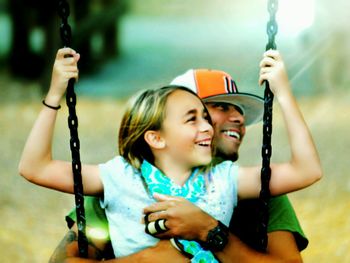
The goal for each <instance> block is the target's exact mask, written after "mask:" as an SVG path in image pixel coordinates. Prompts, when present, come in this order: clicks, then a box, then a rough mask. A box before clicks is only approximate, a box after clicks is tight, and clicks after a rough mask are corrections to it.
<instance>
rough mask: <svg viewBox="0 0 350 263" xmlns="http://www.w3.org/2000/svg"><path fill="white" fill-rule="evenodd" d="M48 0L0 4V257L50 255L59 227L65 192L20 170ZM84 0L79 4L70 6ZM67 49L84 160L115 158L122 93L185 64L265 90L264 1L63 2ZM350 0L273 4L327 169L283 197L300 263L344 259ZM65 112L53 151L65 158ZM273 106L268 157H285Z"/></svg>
mask: <svg viewBox="0 0 350 263" xmlns="http://www.w3.org/2000/svg"><path fill="white" fill-rule="evenodd" d="M46 2H50V1H38V0H37V1H34V0H27V1H20V0H11V1H10V0H0V102H1V104H0V131H1V140H0V147H1V149H2V153H1V157H0V176H1V181H0V186H1V191H0V208H1V210H0V211H1V212H0V219H1V221H2V222H3V223H2V224H3V225H2V227H1V228H0V262H47V261H48V258H49V257H50V255H51V254H52V252H53V250H54V248H55V247H56V246H57V245H58V243H59V241H60V239H61V238H62V237H63V235H64V234H65V232H66V226H65V222H64V216H65V214H66V213H67V212H68V211H69V210H70V209H71V208H72V206H73V204H74V199H73V196H69V195H65V194H61V193H58V192H54V191H51V190H47V189H43V188H40V187H38V186H34V185H31V184H30V183H28V182H26V181H25V180H24V179H22V178H20V177H19V176H18V172H17V165H18V161H19V158H20V154H21V150H22V148H23V146H24V142H25V139H26V136H27V135H28V133H29V131H30V128H31V125H32V124H33V122H34V120H35V118H36V116H37V114H38V112H39V110H40V107H41V100H42V98H43V97H44V96H45V95H44V94H45V92H46V90H47V88H48V85H49V79H50V72H51V68H52V62H53V59H54V55H55V53H56V50H57V48H59V47H60V46H61V42H60V38H59V24H60V20H59V17H58V15H57V8H55V7H53V8H52V7H50V4H51V3H49V4H48V3H46ZM75 2H83V3H80V4H78V3H75ZM101 2H102V3H101ZM69 3H70V5H71V9H72V10H71V11H72V14H71V16H70V21H69V22H70V24H71V25H72V29H73V40H74V44H73V47H74V48H76V49H77V50H78V52H80V53H81V54H82V59H81V63H80V66H81V67H80V72H81V76H80V79H79V82H78V84H77V85H76V92H77V94H78V105H77V113H78V116H79V137H80V141H81V159H82V161H83V162H89V163H99V162H103V161H105V160H107V159H109V158H111V157H112V156H113V155H114V154H116V141H117V140H116V138H117V137H116V136H117V128H118V123H119V121H120V116H121V113H122V109H123V105H124V102H125V100H126V99H127V98H128V97H129V96H130V95H132V94H134V93H135V92H136V91H137V90H140V89H143V88H148V87H158V86H162V85H165V84H167V83H169V82H170V81H171V80H172V78H174V77H175V76H176V75H178V74H181V73H183V72H185V71H186V70H187V69H189V68H215V69H222V70H225V71H227V72H228V73H230V74H231V75H232V77H233V78H234V79H235V80H236V82H237V84H238V87H239V89H240V91H245V92H253V93H255V94H258V95H262V94H263V90H262V89H261V88H259V87H258V85H257V79H258V71H259V67H258V63H259V61H260V59H261V56H262V53H263V52H264V50H265V46H266V43H267V35H266V23H267V20H268V18H269V17H268V11H267V1H262V0H250V1H243V0H231V1H229V0H216V1H203V0H167V1H161V0H147V1H145V0H129V1H127V0H124V1H123V0H108V1H107V0H106V1H97V0H90V1H69ZM349 10H350V2H348V1H346V0H338V1H331V0H318V1H317V0H304V1H302V0H293V1H292V0H290V1H287V0H280V1H279V9H278V13H277V19H278V33H277V36H276V44H277V48H278V49H279V50H280V52H281V53H282V56H283V57H284V60H285V62H286V65H287V68H288V73H289V77H290V80H291V84H292V86H293V91H294V93H295V95H296V96H297V99H298V101H299V103H300V107H301V110H302V112H303V113H304V116H305V119H306V121H307V123H308V124H309V127H310V129H311V131H312V133H313V136H314V139H315V143H316V145H317V148H318V150H319V153H320V157H321V161H322V165H323V168H324V173H325V176H324V179H322V181H321V182H319V183H318V184H316V185H314V186H312V187H310V188H308V189H305V190H302V191H299V192H296V193H292V194H290V195H289V196H290V199H291V201H292V202H293V205H294V208H295V210H296V212H297V214H298V217H299V220H300V222H301V225H302V227H303V229H304V231H305V233H306V235H307V236H308V238H309V241H310V244H309V246H308V248H307V249H306V250H305V251H303V252H302V255H303V258H304V261H305V262H307V263H308V262H317V263H321V262H327V263H328V262H350V238H349V237H350V216H349V215H350V212H349V210H350V197H349V195H350V179H349V178H350V168H349V165H348V163H349V162H348V159H349V157H350V150H349V149H350V139H349V134H350V126H349V120H350V93H349V89H348V86H349V84H350V74H349V71H350V30H349V27H348V20H349V17H350V11H349ZM66 117H67V108H66V107H63V108H62V109H61V110H60V114H59V118H58V123H57V132H56V134H55V141H54V146H55V157H57V158H63V159H67V160H70V152H69V131H68V127H67V123H66V122H67V121H66ZM261 131H262V129H261V125H260V124H259V125H256V126H255V127H250V128H249V129H248V134H247V136H246V138H245V142H244V143H243V146H242V149H241V155H240V163H241V164H257V163H260V147H261V137H262V135H261V133H262V132H261ZM286 145H287V138H286V133H285V130H284V127H283V125H282V119H281V115H280V112H279V109H278V105H277V104H276V105H275V106H274V126H273V161H280V160H285V159H286V158H288V148H287V147H286Z"/></svg>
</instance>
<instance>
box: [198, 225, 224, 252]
mask: <svg viewBox="0 0 350 263" xmlns="http://www.w3.org/2000/svg"><path fill="white" fill-rule="evenodd" d="M228 233H229V230H228V227H227V226H225V225H224V224H223V223H221V222H220V221H218V225H217V226H216V227H214V228H213V229H211V230H210V231H209V232H208V236H207V240H206V242H204V243H203V244H202V245H203V247H204V248H205V249H207V250H211V251H214V252H217V251H221V250H223V249H224V247H225V246H226V244H227V242H228Z"/></svg>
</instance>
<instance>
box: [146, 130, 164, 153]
mask: <svg viewBox="0 0 350 263" xmlns="http://www.w3.org/2000/svg"><path fill="white" fill-rule="evenodd" d="M144 139H145V141H146V142H147V144H148V145H149V146H150V147H151V148H154V149H163V148H164V147H165V140H164V139H163V138H162V137H161V136H160V132H159V131H152V130H150V131H146V132H145V135H144Z"/></svg>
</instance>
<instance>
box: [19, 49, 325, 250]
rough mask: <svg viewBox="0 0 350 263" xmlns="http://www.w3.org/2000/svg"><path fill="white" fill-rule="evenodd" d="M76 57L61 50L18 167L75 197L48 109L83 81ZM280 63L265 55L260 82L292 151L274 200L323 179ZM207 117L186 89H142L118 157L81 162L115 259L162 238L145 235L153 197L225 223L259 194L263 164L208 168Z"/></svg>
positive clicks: (274, 170) (275, 168) (123, 129)
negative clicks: (175, 199) (188, 205)
mask: <svg viewBox="0 0 350 263" xmlns="http://www.w3.org/2000/svg"><path fill="white" fill-rule="evenodd" d="M78 60H79V54H77V53H76V52H75V51H74V50H72V49H70V48H64V49H60V50H59V51H58V53H57V56H56V60H55V63H54V67H53V73H52V81H51V86H50V89H49V92H48V94H47V96H46V98H45V101H44V102H45V106H43V108H42V110H41V112H40V114H39V116H38V118H37V120H36V122H35V124H34V127H33V128H32V131H31V133H30V135H29V137H28V139H27V143H26V145H25V148H24V150H23V153H22V158H21V161H20V165H19V171H20V174H21V175H22V176H24V177H25V178H26V179H27V180H29V181H31V182H33V183H35V184H38V185H41V186H44V187H48V188H52V189H55V190H59V191H63V192H68V193H73V179H72V178H73V176H72V169H71V163H69V162H65V161H59V160H53V159H52V154H51V144H52V137H53V131H54V125H55V120H56V114H57V110H55V109H53V108H52V107H48V106H47V105H49V106H53V107H57V106H58V105H59V104H60V101H61V98H62V97H63V95H64V92H65V90H66V87H67V83H68V80H69V79H70V78H78V68H77V62H78ZM272 65H273V66H272ZM282 65H283V64H282ZM279 66H280V65H279V64H278V63H277V65H276V63H275V61H274V58H273V57H271V56H265V57H264V59H263V60H262V63H261V68H262V70H261V73H260V80H259V81H260V83H262V82H263V81H264V80H268V81H269V83H270V87H271V89H272V91H273V92H274V94H275V96H276V97H277V99H278V101H279V102H280V104H281V108H282V111H283V114H284V119H285V122H286V126H287V130H288V134H289V135H290V136H289V137H290V144H291V152H292V156H291V160H290V161H289V162H287V163H282V164H273V165H271V182H270V191H271V194H272V195H279V194H284V193H287V192H291V191H295V190H298V189H301V188H305V187H307V186H309V185H311V184H313V183H314V182H316V181H317V180H319V179H320V177H321V174H322V173H321V168H320V163H319V158H318V155H317V152H316V149H315V147H314V144H313V141H312V138H311V136H310V134H309V132H308V129H307V127H306V125H305V123H304V121H303V119H302V116H301V114H300V112H299V110H298V107H297V104H296V102H295V100H294V97H293V96H292V94H291V91H290V88H289V85H287V84H286V83H288V79H287V76H286V74H284V71H283V70H282V71H281V70H276V67H277V69H278V67H279ZM275 72H282V73H279V74H276V73H275ZM209 119H210V118H209V116H208V112H207V110H206V108H205V107H204V105H203V103H202V102H201V100H200V99H199V98H198V97H197V95H196V94H195V93H193V92H191V91H190V90H188V89H186V88H184V87H177V86H168V87H164V88H161V89H156V90H147V91H144V92H142V93H140V95H138V96H136V97H135V98H134V99H133V100H132V101H130V103H129V106H128V109H127V110H126V112H125V114H124V117H123V119H122V123H121V126H120V131H119V153H120V156H117V157H115V158H113V159H112V160H110V161H108V162H107V163H105V164H100V165H85V164H83V165H82V171H81V173H82V178H83V185H84V193H85V194H87V195H101V196H103V198H102V201H101V204H102V206H104V207H105V208H106V213H107V218H108V221H109V225H110V235H111V239H112V244H113V248H114V252H115V254H116V256H117V257H120V256H125V255H129V254H131V253H134V252H136V251H139V250H142V249H144V248H146V247H150V246H153V245H154V244H155V243H156V242H157V241H158V239H156V238H154V237H153V236H151V235H147V234H145V233H144V225H143V224H142V223H141V218H142V212H143V208H144V207H146V206H148V205H150V204H152V203H154V198H153V193H165V194H170V195H176V196H182V197H185V198H186V199H188V200H190V201H191V202H194V203H196V205H198V206H199V207H201V208H202V209H203V210H205V211H206V212H207V213H209V214H210V215H212V216H213V217H214V218H216V219H217V220H220V221H221V222H222V223H223V224H225V225H228V224H229V220H230V217H231V214H232V212H233V208H234V206H235V205H236V202H237V198H254V197H257V196H258V195H259V191H260V169H261V167H259V166H257V167H238V166H237V165H235V164H233V163H232V162H230V161H225V162H221V163H220V164H216V165H214V164H212V165H211V164H210V163H211V161H212V148H213V146H212V145H211V141H212V137H213V128H212V126H211V123H210V120H209ZM301 148H302V149H303V150H302V151H301V150H300V149H301Z"/></svg>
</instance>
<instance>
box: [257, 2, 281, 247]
mask: <svg viewBox="0 0 350 263" xmlns="http://www.w3.org/2000/svg"><path fill="white" fill-rule="evenodd" d="M277 8H278V0H269V1H268V11H269V14H270V20H269V21H268V22H267V26H266V29H267V30H266V31H267V35H268V43H267V45H266V50H269V49H276V43H275V36H276V34H277V29H278V27H277V22H276V12H277ZM273 97H274V95H273V93H272V92H271V90H270V85H269V83H268V82H267V81H265V92H264V115H263V143H262V151H261V154H262V168H261V191H260V196H259V200H260V204H261V207H260V214H259V217H260V218H259V219H260V220H259V222H260V224H259V225H258V229H257V232H258V235H259V247H260V248H261V250H262V251H266V248H267V243H268V238H267V226H268V221H269V211H268V204H269V199H270V187H269V185H270V178H271V169H270V158H271V155H272V147H271V134H272V104H273Z"/></svg>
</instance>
